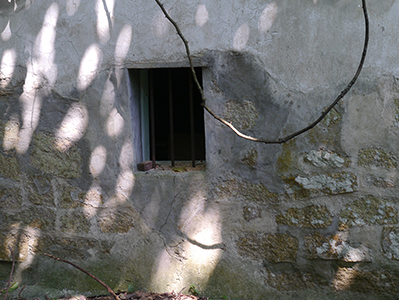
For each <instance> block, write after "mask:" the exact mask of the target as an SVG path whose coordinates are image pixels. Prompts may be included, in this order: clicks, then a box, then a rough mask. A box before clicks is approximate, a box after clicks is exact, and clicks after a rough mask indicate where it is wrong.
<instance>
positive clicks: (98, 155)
mask: <svg viewBox="0 0 399 300" xmlns="http://www.w3.org/2000/svg"><path fill="white" fill-rule="evenodd" d="M106 162H107V149H105V147H104V146H102V145H100V146H97V147H96V148H95V149H94V150H93V152H92V153H91V158H90V165H89V169H90V173H91V174H92V175H93V177H94V178H96V177H98V176H99V175H100V174H101V172H102V171H103V170H104V168H105V165H106Z"/></svg>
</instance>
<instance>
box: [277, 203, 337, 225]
mask: <svg viewBox="0 0 399 300" xmlns="http://www.w3.org/2000/svg"><path fill="white" fill-rule="evenodd" d="M276 222H277V224H280V225H288V226H292V227H307V228H327V227H328V226H329V225H331V223H332V215H331V213H330V212H329V211H328V210H327V208H326V207H324V206H316V205H311V206H307V207H304V208H289V209H288V210H287V211H285V212H283V213H282V214H279V215H277V216H276Z"/></svg>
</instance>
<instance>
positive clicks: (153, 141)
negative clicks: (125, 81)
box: [149, 70, 156, 169]
mask: <svg viewBox="0 0 399 300" xmlns="http://www.w3.org/2000/svg"><path fill="white" fill-rule="evenodd" d="M149 76H150V120H151V121H150V123H151V124H150V126H151V159H152V168H154V169H155V167H156V166H155V157H156V156H155V113H154V111H155V107H154V78H153V72H152V70H150V71H149Z"/></svg>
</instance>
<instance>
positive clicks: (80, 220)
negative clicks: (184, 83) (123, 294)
mask: <svg viewBox="0 0 399 300" xmlns="http://www.w3.org/2000/svg"><path fill="white" fill-rule="evenodd" d="M358 2H359V3H355V2H353V1H349V0H339V1H335V0H334V1H333V0H327V1H317V0H307V1H278V2H272V1H271V2H267V3H266V2H262V1H257V0H251V1H248V0H246V1H242V0H231V1H229V3H228V4H226V3H224V2H223V1H210V0H209V1H207V0H205V1H183V0H181V1H177V2H176V3H174V4H172V3H169V2H167V1H165V7H166V9H168V11H169V12H170V14H171V15H172V16H173V17H174V18H175V20H176V21H177V22H178V24H179V25H180V27H181V29H182V30H183V32H184V34H185V36H186V38H187V39H188V40H189V42H190V47H191V50H192V53H193V57H194V60H195V63H196V66H199V67H203V69H202V72H203V74H202V75H203V86H204V92H205V96H206V98H207V99H208V100H207V101H208V102H207V104H208V105H209V107H210V108H211V109H212V110H213V111H215V112H216V113H217V114H218V115H220V116H222V117H224V118H225V119H226V120H228V121H229V122H231V123H233V124H234V125H235V126H236V127H237V128H239V129H240V130H242V131H243V132H244V133H245V134H249V135H253V136H257V137H262V138H268V139H272V138H278V137H280V136H283V135H285V134H290V133H292V132H294V131H296V130H298V129H300V128H302V127H304V126H306V125H307V124H309V123H310V122H312V121H313V120H315V119H316V118H317V117H318V116H319V115H320V114H321V112H322V111H323V109H324V108H326V107H327V106H328V105H329V104H330V102H331V101H332V100H333V99H334V98H335V97H336V96H337V95H338V94H339V93H340V91H341V90H342V89H343V88H344V87H345V86H346V84H347V83H348V82H349V81H350V79H351V78H352V76H353V74H354V72H355V69H356V66H357V64H358V62H359V60H360V55H361V50H362V45H363V38H364V36H363V34H364V21H363V16H362V10H361V7H360V4H361V1H358ZM368 5H369V16H370V25H371V27H370V28H371V35H370V48H369V52H368V56H367V59H366V62H365V66H364V70H363V72H362V73H361V76H360V77H359V79H358V81H357V83H356V84H355V86H354V87H353V89H352V90H351V92H350V93H349V94H348V95H347V96H346V97H345V98H344V99H343V101H342V102H340V103H339V104H338V105H337V106H336V107H335V108H334V109H333V110H332V111H331V112H330V113H329V115H328V116H327V117H326V118H325V119H324V120H323V121H322V122H321V123H320V124H319V125H317V126H316V127H315V128H313V129H312V130H310V131H308V132H307V133H305V134H303V135H301V136H299V137H297V138H295V139H293V140H291V141H289V142H287V143H285V144H283V145H264V144H260V143H253V142H249V141H246V140H243V139H240V138H238V137H237V136H236V135H235V134H234V133H232V132H231V131H230V130H229V129H227V128H226V127H224V126H223V125H222V124H221V123H219V122H218V121H217V120H215V119H213V118H212V117H211V116H210V115H209V114H205V115H204V119H205V135H206V137H205V139H206V162H204V164H205V165H206V168H205V169H204V168H199V169H198V170H192V169H190V170H188V171H187V169H186V170H185V169H184V168H183V169H175V171H173V170H170V169H165V170H162V169H157V170H152V171H147V172H140V171H138V170H137V167H136V166H137V163H138V162H140V161H141V156H142V152H141V151H142V150H141V139H140V136H139V133H140V126H141V123H140V120H139V119H140V114H139V112H138V110H137V107H138V106H139V105H138V103H135V102H134V101H135V100H134V99H135V97H136V94H137V93H140V91H139V87H138V86H137V82H135V81H134V80H133V78H131V77H129V72H128V69H143V68H144V69H150V68H161V67H164V68H166V67H182V66H185V67H187V66H188V65H187V60H186V57H185V51H184V46H183V44H182V42H181V41H180V39H179V37H178V36H177V35H176V33H175V31H174V29H173V27H172V26H171V25H170V24H169V23H168V22H167V20H166V19H165V18H164V17H163V15H162V13H161V11H160V10H159V8H158V7H157V6H156V3H155V1H154V3H152V2H151V1H149V0H145V1H144V0H143V1H131V2H123V1H112V0H104V1H94V0H88V1H79V0H68V1H50V0H46V1H40V3H39V1H24V0H15V1H14V0H13V1H8V2H7V3H3V4H0V39H1V47H0V57H1V60H0V61H1V64H0V281H1V283H2V282H5V281H6V280H7V278H8V276H9V274H10V270H11V265H12V261H13V257H14V260H15V261H16V262H17V265H16V270H15V274H14V278H13V282H18V283H19V285H20V286H24V285H25V286H26V287H25V288H24V290H23V291H22V296H23V297H25V298H33V297H36V296H41V297H43V295H47V296H48V297H61V296H64V295H75V294H78V293H83V294H85V295H98V294H103V293H105V291H104V290H103V288H102V287H101V286H100V285H99V284H98V283H96V282H95V281H93V280H92V279H90V278H89V277H87V276H86V275H84V274H83V273H80V272H79V271H77V270H76V269H74V268H72V267H71V266H69V265H66V264H63V263H61V262H57V261H54V260H51V259H50V258H49V257H46V256H44V255H43V254H44V253H49V254H52V255H55V256H58V257H60V258H63V259H68V260H71V261H73V262H74V263H76V264H78V265H80V266H81V267H83V268H85V269H87V270H88V271H90V272H91V273H93V274H95V275H96V276H98V277H99V278H101V279H102V280H103V281H105V282H106V283H107V284H109V285H110V286H111V287H112V288H113V289H114V290H137V289H148V290H153V291H171V290H174V291H181V290H183V292H188V288H189V287H190V285H195V287H196V289H197V290H198V291H200V293H201V294H204V295H206V296H212V297H215V298H216V297H219V298H221V297H223V296H226V297H230V298H234V299H254V300H256V299H259V300H260V299H315V298H317V299H342V298H345V297H346V298H356V299H395V298H396V297H397V294H398V287H397V282H398V280H399V262H398V261H399V224H398V209H399V202H398V197H397V194H398V171H397V168H398V157H399V152H398V150H397V149H399V147H398V146H399V145H398V141H397V135H398V133H399V127H398V124H399V122H398V120H399V80H398V78H399V73H398V67H397V58H398V57H399V53H398V48H397V44H398V37H397V32H396V28H397V27H398V25H399V24H398V22H399V21H398V18H397V15H398V13H399V2H398V1H397V0H380V1H378V3H377V2H371V1H370V3H368ZM26 20H29V22H27V21H26ZM130 74H132V72H131V73H130ZM19 291H21V288H19V289H17V290H16V291H15V292H13V293H12V294H11V296H12V297H14V298H18V292H19Z"/></svg>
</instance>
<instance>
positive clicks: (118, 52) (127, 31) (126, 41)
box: [115, 24, 132, 64]
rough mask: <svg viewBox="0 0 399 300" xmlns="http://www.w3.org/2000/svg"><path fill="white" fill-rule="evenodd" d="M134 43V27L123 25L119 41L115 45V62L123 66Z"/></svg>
mask: <svg viewBox="0 0 399 300" xmlns="http://www.w3.org/2000/svg"><path fill="white" fill-rule="evenodd" d="M131 42H132V26H131V25H129V24H125V25H123V27H122V29H121V31H120V32H119V35H118V39H117V40H116V45H115V62H116V63H117V64H122V63H123V60H124V59H125V58H126V56H127V53H128V52H129V48H130V43H131Z"/></svg>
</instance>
